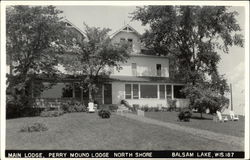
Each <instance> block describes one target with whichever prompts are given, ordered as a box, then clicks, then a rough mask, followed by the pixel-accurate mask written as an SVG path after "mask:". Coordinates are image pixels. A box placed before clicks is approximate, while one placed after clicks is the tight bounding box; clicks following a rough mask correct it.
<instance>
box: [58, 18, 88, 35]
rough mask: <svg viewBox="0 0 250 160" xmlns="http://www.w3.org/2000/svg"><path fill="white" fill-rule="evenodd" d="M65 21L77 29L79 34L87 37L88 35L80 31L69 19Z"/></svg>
mask: <svg viewBox="0 0 250 160" xmlns="http://www.w3.org/2000/svg"><path fill="white" fill-rule="evenodd" d="M63 21H64V22H65V23H68V24H69V25H71V26H72V27H73V28H75V29H76V30H77V31H78V32H80V33H81V34H82V35H83V36H84V37H86V34H85V33H84V32H83V31H82V30H81V29H80V28H78V27H77V26H76V25H74V24H73V23H71V22H70V21H69V20H68V19H63Z"/></svg>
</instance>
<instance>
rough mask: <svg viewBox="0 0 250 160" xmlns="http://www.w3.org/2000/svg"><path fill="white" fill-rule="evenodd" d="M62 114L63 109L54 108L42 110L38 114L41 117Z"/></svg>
mask: <svg viewBox="0 0 250 160" xmlns="http://www.w3.org/2000/svg"><path fill="white" fill-rule="evenodd" d="M63 114H64V111H62V110H59V111H57V110H54V111H42V112H41V114H40V116H41V117H58V116H61V115H63Z"/></svg>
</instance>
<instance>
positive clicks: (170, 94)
mask: <svg viewBox="0 0 250 160" xmlns="http://www.w3.org/2000/svg"><path fill="white" fill-rule="evenodd" d="M166 91H167V99H172V86H171V85H166Z"/></svg>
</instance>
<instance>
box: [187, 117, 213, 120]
mask: <svg viewBox="0 0 250 160" xmlns="http://www.w3.org/2000/svg"><path fill="white" fill-rule="evenodd" d="M191 119H198V120H213V118H207V117H200V116H192V117H191Z"/></svg>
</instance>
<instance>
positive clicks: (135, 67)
mask: <svg viewBox="0 0 250 160" xmlns="http://www.w3.org/2000/svg"><path fill="white" fill-rule="evenodd" d="M132 75H133V76H137V66H136V63H132Z"/></svg>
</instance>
